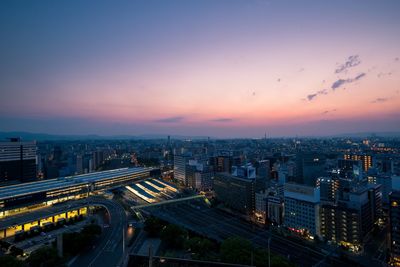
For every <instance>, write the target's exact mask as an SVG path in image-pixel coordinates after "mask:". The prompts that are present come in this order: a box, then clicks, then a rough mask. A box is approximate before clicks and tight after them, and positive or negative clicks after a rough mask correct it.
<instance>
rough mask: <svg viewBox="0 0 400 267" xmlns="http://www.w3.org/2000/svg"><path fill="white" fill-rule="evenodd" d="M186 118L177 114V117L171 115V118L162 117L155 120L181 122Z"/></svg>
mask: <svg viewBox="0 0 400 267" xmlns="http://www.w3.org/2000/svg"><path fill="white" fill-rule="evenodd" d="M183 120H184V117H182V116H175V117H169V118H162V119H158V120H155V121H154V122H160V123H176V122H181V121H183Z"/></svg>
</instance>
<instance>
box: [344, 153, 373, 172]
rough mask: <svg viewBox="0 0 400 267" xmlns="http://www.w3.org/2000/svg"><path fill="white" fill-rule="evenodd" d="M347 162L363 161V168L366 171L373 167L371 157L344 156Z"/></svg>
mask: <svg viewBox="0 0 400 267" xmlns="http://www.w3.org/2000/svg"><path fill="white" fill-rule="evenodd" d="M343 158H344V159H347V160H361V161H362V168H363V170H364V171H368V169H369V168H371V167H372V157H371V155H355V154H345V155H344V156H343Z"/></svg>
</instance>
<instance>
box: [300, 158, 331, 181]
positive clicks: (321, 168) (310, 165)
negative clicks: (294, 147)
mask: <svg viewBox="0 0 400 267" xmlns="http://www.w3.org/2000/svg"><path fill="white" fill-rule="evenodd" d="M325 162H326V157H325V156H324V155H322V154H319V153H313V152H300V153H297V155H296V170H297V177H296V180H295V182H297V183H301V184H305V185H308V186H315V185H316V181H317V178H318V177H321V176H324V175H325Z"/></svg>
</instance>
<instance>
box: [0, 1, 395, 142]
mask: <svg viewBox="0 0 400 267" xmlns="http://www.w3.org/2000/svg"><path fill="white" fill-rule="evenodd" d="M399 13H400V1H398V0H393V1H389V0H382V1H368V0H358V1H347V0H343V1H340V0H338V1H316V0H315V1H303V0H301V1H300V0H293V1H287V0H276V1H273V0H271V1H266V0H180V1H175V0H159V1H155V0H142V1H135V0H132V1H102V0H92V1H89V0H86V1H74V0H73V1H8V0H4V1H0V36H1V37H0V40H1V41H0V131H26V132H36V133H50V134H98V135H143V134H161V135H163V134H166V135H167V134H171V135H192V136H211V137H262V136H264V134H265V133H266V134H267V135H268V136H271V137H277V136H321V135H334V134H343V133H360V132H393V131H396V132H397V131H400V27H399V25H400V16H399Z"/></svg>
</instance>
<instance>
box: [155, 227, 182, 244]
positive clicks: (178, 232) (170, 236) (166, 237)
mask: <svg viewBox="0 0 400 267" xmlns="http://www.w3.org/2000/svg"><path fill="white" fill-rule="evenodd" d="M160 237H161V240H162V241H163V242H164V243H165V245H166V246H167V247H169V248H182V247H183V245H184V241H185V239H186V237H187V232H186V231H185V230H184V229H182V228H181V227H179V226H177V225H175V224H169V225H167V226H166V227H165V228H164V229H163V230H162V231H161V236H160Z"/></svg>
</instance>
